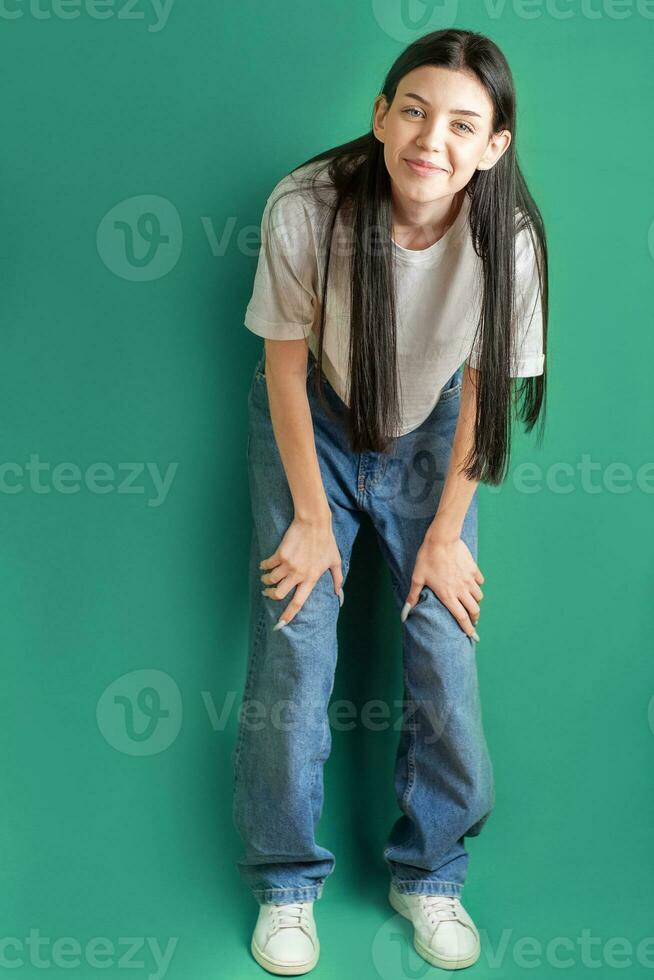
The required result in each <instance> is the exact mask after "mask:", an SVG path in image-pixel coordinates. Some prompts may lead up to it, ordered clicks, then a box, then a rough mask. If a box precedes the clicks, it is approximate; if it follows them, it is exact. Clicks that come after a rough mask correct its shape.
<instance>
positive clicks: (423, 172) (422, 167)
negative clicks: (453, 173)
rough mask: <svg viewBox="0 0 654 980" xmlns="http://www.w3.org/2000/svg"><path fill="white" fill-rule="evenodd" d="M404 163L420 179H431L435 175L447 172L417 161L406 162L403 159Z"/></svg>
mask: <svg viewBox="0 0 654 980" xmlns="http://www.w3.org/2000/svg"><path fill="white" fill-rule="evenodd" d="M404 162H405V163H406V164H407V166H408V167H410V168H411V170H412V171H413V172H414V173H415V174H420V176H421V177H433V176H435V175H436V174H444V173H446V172H447V171H445V170H443V168H442V167H433V166H429V165H428V164H424V163H419V162H418V161H417V160H407V159H406V158H405V160H404Z"/></svg>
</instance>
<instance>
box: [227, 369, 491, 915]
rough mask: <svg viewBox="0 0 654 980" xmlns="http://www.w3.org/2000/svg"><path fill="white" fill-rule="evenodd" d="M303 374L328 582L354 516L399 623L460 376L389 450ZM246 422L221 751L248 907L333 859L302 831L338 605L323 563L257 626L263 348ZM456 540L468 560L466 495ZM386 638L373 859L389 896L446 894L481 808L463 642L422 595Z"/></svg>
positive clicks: (485, 765) (269, 475)
mask: <svg viewBox="0 0 654 980" xmlns="http://www.w3.org/2000/svg"><path fill="white" fill-rule="evenodd" d="M316 370H317V364H316V360H315V358H314V356H313V354H312V353H311V351H309V353H308V365H307V396H308V398H309V404H310V408H311V414H312V419H313V426H314V435H315V441H316V450H317V454H318V461H319V465H320V471H321V476H322V480H323V484H324V487H325V492H326V494H327V498H328V501H329V505H330V509H331V512H332V530H333V533H334V537H335V539H336V542H337V545H338V548H339V551H340V554H341V559H342V569H343V576H344V579H345V580H346V579H347V573H348V568H349V565H350V557H351V552H352V545H353V543H354V539H355V537H356V535H357V531H358V530H359V526H360V523H361V520H362V515H363V514H364V513H365V514H368V515H369V516H370V519H371V520H372V523H373V525H374V527H375V530H376V533H377V536H378V540H379V545H380V549H381V551H382V554H383V556H384V559H385V560H386V562H387V563H388V567H389V569H390V573H391V580H392V587H393V595H394V600H395V603H396V605H397V610H398V622H399V611H400V610H401V608H402V606H403V604H404V602H405V599H406V596H407V594H408V592H409V589H410V581H411V575H412V572H413V568H414V564H415V559H416V555H417V552H418V549H419V548H420V545H421V544H422V541H423V538H424V535H425V532H426V531H427V529H428V527H429V525H430V523H431V521H432V520H433V517H434V515H435V513H436V510H437V507H438V502H439V498H440V494H441V491H442V489H443V484H444V481H445V476H446V473H447V464H448V460H449V456H450V452H451V448H452V440H453V437H454V431H455V428H456V422H457V418H458V413H459V406H460V394H461V383H462V376H463V367H460V368H458V369H457V371H456V372H455V373H454V374H453V375H452V377H451V378H450V380H449V381H448V382H447V384H446V386H445V388H444V390H443V392H442V393H441V396H440V398H439V400H438V402H437V404H436V406H435V408H434V409H433V411H432V412H431V414H430V415H429V417H428V418H427V419H425V421H424V422H423V423H422V425H420V426H419V427H418V428H417V429H414V431H413V432H409V433H407V434H406V435H404V436H400V437H399V439H397V440H396V441H395V444H394V448H393V449H392V451H391V452H389V453H377V452H364V453H353V452H352V451H351V450H350V447H349V444H348V442H347V439H346V434H345V428H344V415H345V412H346V407H345V405H344V404H343V402H342V401H341V399H340V398H339V397H338V395H337V394H336V392H335V391H334V389H333V388H332V387H331V385H330V384H329V382H328V381H327V379H326V378H325V376H324V373H323V375H322V381H323V385H324V389H323V390H324V392H325V394H326V396H327V400H328V403H329V405H330V407H331V408H332V409H333V411H334V412H335V418H331V417H330V416H329V415H328V413H326V412H325V410H324V408H323V406H322V405H321V404H320V403H319V400H318V396H317V393H316V391H315V387H314V385H315V372H316ZM248 426H249V430H248V448H247V459H248V474H249V485H250V497H251V505H252V516H253V530H252V538H251V549H250V569H249V578H250V582H249V587H250V599H249V601H250V625H249V652H248V665H247V672H246V680H245V691H244V696H243V705H242V709H241V714H240V717H239V726H238V733H237V738H236V746H235V749H234V753H233V756H232V762H233V767H234V795H233V817H234V823H235V826H236V829H237V830H238V832H239V834H240V836H241V839H242V840H243V842H244V845H245V854H244V857H243V859H242V860H240V861H238V862H237V866H238V869H239V872H240V874H241V877H242V878H243V879H244V880H245V882H246V884H247V885H248V886H249V888H250V889H251V891H252V894H253V895H254V897H255V899H256V900H257V901H258V902H259V903H260V904H262V903H266V902H294V901H311V900H314V901H315V900H316V899H319V898H320V897H321V895H322V890H323V883H324V881H325V879H326V878H327V876H328V875H329V874H330V873H331V872H332V871H333V869H334V866H335V857H334V855H333V854H332V852H331V851H329V850H328V849H326V848H324V847H321V846H320V845H318V844H317V843H316V840H315V837H314V830H315V827H316V825H317V823H318V820H319V819H320V815H321V812H322V806H323V765H324V763H325V761H326V759H327V758H328V756H329V753H330V750H331V731H330V723H329V718H328V714H327V709H328V706H329V700H330V697H331V693H332V690H333V686H334V673H335V669H336V658H337V639H336V623H337V619H338V614H339V610H340V604H339V600H338V596H337V595H336V593H335V592H334V583H333V578H332V575H331V572H330V571H329V570H327V571H325V572H324V573H323V575H322V576H321V577H320V578H319V579H318V581H317V582H316V584H315V585H314V588H313V590H312V592H311V593H310V595H309V596H308V598H307V599H306V601H305V603H304V605H303V606H302V608H301V609H300V611H299V612H298V613H297V614H296V616H295V617H294V618H293V619H292V620H291V622H290V623H289V624H288V625H287V626H285V627H284V628H283V629H280V630H277V631H273V629H272V627H273V626H274V625H275V623H276V622H277V619H278V618H279V616H280V615H281V613H282V610H283V608H284V607H285V606H286V605H288V603H289V602H290V601H291V598H292V596H293V594H294V589H291V591H290V592H289V594H288V595H287V596H286V597H285V599H284V600H278V599H271V598H268V597H266V596H263V595H262V594H261V590H262V588H264V585H263V583H262V582H261V578H260V576H261V574H262V572H261V571H260V569H259V567H258V566H259V562H260V561H261V560H262V558H265V557H268V556H269V555H271V554H272V553H273V551H275V549H276V548H277V547H278V545H279V543H280V541H281V539H282V537H283V535H284V533H285V531H286V530H287V528H288V526H289V525H290V523H291V522H292V520H293V516H294V507H293V499H292V496H291V492H290V488H289V486H288V482H287V479H286V475H285V472H284V469H283V465H282V460H281V456H280V454H279V450H278V448H277V444H276V442H275V438H274V432H273V427H272V421H271V417H270V411H269V404H268V392H267V387H266V380H265V354H263V353H262V355H261V358H260V360H259V362H258V364H257V366H256V368H255V372H254V376H253V378H252V383H251V387H250V391H249V395H248ZM461 537H462V538H463V540H464V541H465V543H466V544H467V546H468V548H469V549H470V551H471V553H472V555H473V557H474V558H475V560H477V494H476V493H475V495H474V497H473V499H472V501H471V503H470V506H469V508H468V512H467V513H466V516H465V520H464V524H463V528H462V533H461ZM344 590H345V584H344ZM401 630H402V642H403V666H404V709H403V719H402V726H401V735H400V737H399V744H398V749H397V758H396V764H395V776H394V787H395V793H396V797H397V803H398V806H399V808H400V810H401V812H402V814H401V816H399V817H398V819H397V820H396V822H395V824H394V826H393V827H392V829H391V832H390V835H389V838H388V842H387V843H388V846H387V847H386V848H385V849H384V852H383V856H384V860H385V861H386V863H387V865H388V868H389V872H390V876H391V879H392V881H393V882H394V884H395V886H396V887H397V889H398V890H399V891H400V892H404V893H410V894H427V893H428V894H434V895H436V894H438V895H457V896H458V895H460V894H461V892H462V890H463V884H464V880H465V876H466V871H467V865H468V853H467V851H466V849H465V846H464V837H465V836H475V835H477V834H479V832H480V830H481V828H482V826H483V824H484V823H485V821H486V819H487V818H488V816H489V815H490V812H491V809H492V807H493V803H494V789H493V772H492V766H491V761H490V758H489V754H488V749H487V745H486V741H485V737H484V732H483V727H482V716H481V706H480V700H479V687H478V679H477V665H476V659H475V657H476V655H475V648H476V644H475V642H474V641H473V640H472V639H470V638H469V637H468V636H467V635H466V633H464V632H463V630H462V629H461V627H460V626H459V624H458V622H457V621H456V619H455V618H454V616H453V615H452V614H451V613H450V611H449V609H448V608H447V607H446V606H445V605H444V604H443V603H442V602H441V601H440V599H439V598H438V597H437V596H436V595H435V593H434V592H432V591H431V589H429V588H428V587H425V588H424V589H422V591H421V593H420V599H419V602H418V603H417V604H416V605H415V606H414V608H413V609H412V611H411V612H410V613H409V615H408V617H407V619H406V622H405V623H404V624H403V625H401ZM405 719H406V720H405Z"/></svg>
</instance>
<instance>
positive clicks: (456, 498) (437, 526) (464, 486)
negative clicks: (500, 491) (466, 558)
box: [427, 364, 479, 541]
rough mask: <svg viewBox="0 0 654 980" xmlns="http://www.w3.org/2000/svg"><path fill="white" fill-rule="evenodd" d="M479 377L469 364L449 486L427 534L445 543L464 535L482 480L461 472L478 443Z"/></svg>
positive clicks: (451, 459)
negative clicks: (466, 459)
mask: <svg viewBox="0 0 654 980" xmlns="http://www.w3.org/2000/svg"><path fill="white" fill-rule="evenodd" d="M478 375H479V372H478V371H476V370H475V369H474V368H471V367H470V366H469V365H468V364H466V365H465V367H464V369H463V387H462V389H461V406H460V409H459V419H458V422H457V425H456V431H455V433H454V443H453V445H452V453H451V455H450V463H449V466H448V470H447V477H446V479H445V486H444V487H443V492H442V494H441V499H440V503H439V505H438V509H437V511H436V516H435V517H434V520H433V521H432V523H431V526H430V528H429V531H428V532H427V533H428V534H429V535H435V536H436V537H438V538H439V539H441V540H444V541H447V540H450V541H454V540H456V539H457V538H459V537H460V536H461V529H462V528H463V521H464V519H465V516H466V513H467V511H468V507H469V506H470V502H471V500H472V498H473V496H474V493H475V490H476V489H477V487H478V486H479V481H478V480H469V479H468V478H467V477H466V476H465V474H464V473H462V472H460V470H461V469H462V465H463V461H464V460H465V458H466V457H467V455H468V453H469V452H470V450H471V448H472V446H473V444H474V437H475V415H476V412H477V378H478Z"/></svg>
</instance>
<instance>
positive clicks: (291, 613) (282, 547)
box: [259, 516, 344, 629]
mask: <svg viewBox="0 0 654 980" xmlns="http://www.w3.org/2000/svg"><path fill="white" fill-rule="evenodd" d="M341 564H342V563H341V554H340V552H339V550H338V545H337V544H336V538H335V537H334V533H333V531H332V526H331V520H328V521H308V520H303V519H301V518H298V517H297V516H296V517H294V518H293V521H292V522H291V524H290V525H289V527H288V528H287V530H286V533H285V534H284V537H283V538H282V540H281V541H280V543H279V545H278V547H277V549H276V550H275V551H274V552H273V553H272V555H270V557H269V558H264V560H263V561H262V562H261V563H260V564H259V568H260V569H262V570H263V574H262V575H261V581H262V583H263V584H264V586H267V588H264V589H263V590H262V592H263V595H265V596H267V597H268V598H269V599H277V600H282V599H285V598H286V596H287V595H288V593H289V592H290V591H291V589H292V588H293V587H294V586H297V588H296V589H295V595H294V596H293V598H292V600H291V601H290V602H289V604H288V605H287V606H286V608H285V609H284V611H283V612H282V614H281V616H280V618H279V620H278V622H277V624H276V626H274V627H273V629H282V628H283V627H284V626H286V625H287V624H288V623H290V622H291V620H292V619H293V618H294V617H295V616H296V615H297V613H298V612H299V611H300V609H301V608H302V606H303V605H304V603H305V601H306V599H307V598H308V596H309V595H310V593H311V590H312V589H313V587H314V585H315V584H316V582H317V581H318V579H319V578H320V576H321V575H323V574H324V572H325V571H326V570H327V569H329V571H330V572H331V573H332V578H333V580H334V592H335V593H336V594H337V595H338V598H339V602H340V604H341V606H342V605H343V599H344V596H343V589H342V586H343V571H342V568H341Z"/></svg>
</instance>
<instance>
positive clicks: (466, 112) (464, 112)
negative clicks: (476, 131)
mask: <svg viewBox="0 0 654 980" xmlns="http://www.w3.org/2000/svg"><path fill="white" fill-rule="evenodd" d="M400 98H402V99H417V100H418V102H422V104H423V105H426V106H428V107H429V108H430V109H431V105H430V104H429V102H427V99H423V97H422V96H421V95H418V93H417V92H404V94H403V95H402V96H400ZM450 115H451V116H476V117H477V119H481V116H480V115H479V113H478V112H473V110H472V109H450Z"/></svg>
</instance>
